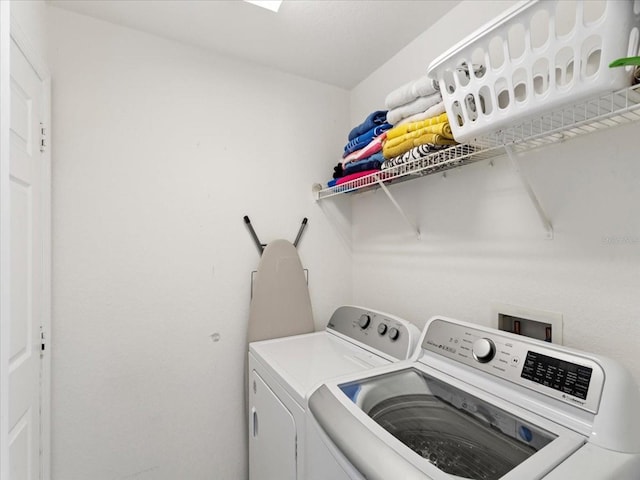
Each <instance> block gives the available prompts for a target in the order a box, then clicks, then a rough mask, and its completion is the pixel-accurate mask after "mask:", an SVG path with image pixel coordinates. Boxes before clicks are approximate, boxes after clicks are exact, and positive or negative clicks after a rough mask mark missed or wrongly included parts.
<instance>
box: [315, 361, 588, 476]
mask: <svg viewBox="0 0 640 480" xmlns="http://www.w3.org/2000/svg"><path fill="white" fill-rule="evenodd" d="M414 365H417V367H416V368H411V367H409V368H407V367H406V366H404V368H394V369H391V368H385V369H380V370H378V375H372V376H369V378H365V379H363V380H358V381H351V382H341V383H338V382H331V383H328V384H325V385H323V386H322V387H321V388H319V389H318V390H316V392H314V393H313V395H311V397H310V399H309V410H310V412H311V413H312V414H313V416H314V417H315V419H316V420H317V422H318V424H319V426H320V427H321V428H322V429H323V430H324V431H325V433H326V434H327V436H328V437H329V438H330V439H331V441H332V442H333V443H335V445H336V446H337V447H338V448H339V449H340V450H341V451H342V453H343V454H344V455H345V456H346V457H347V459H349V461H350V462H351V463H352V464H353V465H354V466H355V468H356V469H358V470H359V471H360V472H361V473H362V474H363V475H364V476H366V478H371V479H380V480H382V479H384V478H393V477H385V475H389V474H392V472H393V471H394V470H397V471H403V472H405V471H406V472H408V473H407V475H409V476H408V477H406V478H416V479H419V478H420V479H452V478H456V479H459V478H465V479H478V480H480V479H482V480H497V479H503V480H507V479H522V478H527V479H532V480H534V479H539V478H542V477H543V476H544V475H545V474H546V472H548V471H549V469H550V468H553V467H554V466H555V465H557V464H559V463H560V462H562V461H563V460H564V459H566V458H567V457H568V456H569V455H571V454H572V453H573V452H575V451H576V450H577V449H578V448H579V447H580V446H581V445H583V444H584V442H585V440H586V439H585V438H584V437H582V436H580V435H577V434H575V433H574V432H571V431H570V430H567V429H565V428H564V427H561V426H559V425H556V424H553V423H551V422H548V421H546V420H545V419H543V418H540V417H537V416H535V415H533V414H531V413H529V412H526V411H524V410H521V409H518V408H517V407H515V406H509V404H506V403H505V402H504V401H502V400H500V399H497V398H495V399H494V398H492V397H490V396H488V394H486V393H484V392H481V391H473V392H472V390H474V389H473V387H470V388H469V389H468V390H467V389H465V390H463V389H461V388H458V387H457V386H454V385H452V384H451V383H449V382H445V381H443V379H441V378H437V376H438V373H437V372H435V371H434V372H427V371H425V370H426V369H425V370H423V368H422V366H420V365H419V364H414ZM381 371H386V373H382V374H380V372H381ZM384 463H388V464H389V465H387V466H384V465H383V464H384ZM416 471H419V472H421V473H420V474H418V473H416ZM383 472H384V473H383ZM396 478H404V477H396Z"/></svg>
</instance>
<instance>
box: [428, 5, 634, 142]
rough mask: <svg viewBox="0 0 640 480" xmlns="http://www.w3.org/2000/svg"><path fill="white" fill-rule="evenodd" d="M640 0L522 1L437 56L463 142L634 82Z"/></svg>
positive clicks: (435, 73)
mask: <svg viewBox="0 0 640 480" xmlns="http://www.w3.org/2000/svg"><path fill="white" fill-rule="evenodd" d="M639 27H640V0H586V1H582V0H544V1H537V0H535V1H529V2H522V3H519V4H517V5H515V6H514V7H513V8H511V9H509V10H507V11H506V12H505V13H504V14H503V15H502V16H501V17H499V18H497V19H496V20H495V21H494V22H492V23H490V24H487V25H485V26H484V27H483V28H481V29H479V30H477V31H476V32H474V33H473V34H472V35H470V36H469V37H467V38H466V39H465V40H463V41H462V42H460V43H458V44H457V45H456V46H454V47H453V48H451V49H450V50H448V51H447V52H445V53H444V54H443V55H441V56H440V57H438V58H437V59H435V60H434V61H433V62H432V63H431V64H430V65H429V68H428V75H429V76H430V77H431V78H434V79H436V80H438V82H439V84H440V91H441V92H442V96H443V98H444V102H445V108H446V111H447V114H448V116H449V121H450V124H451V129H452V131H453V135H454V137H455V139H456V140H458V141H459V142H472V141H473V139H474V138H475V137H478V136H482V135H485V134H487V133H488V132H493V131H497V130H500V129H501V128H503V127H505V126H508V125H515V124H517V122H518V120H521V119H523V118H525V117H529V116H533V115H536V114H538V113H540V112H541V111H542V110H547V109H550V108H554V107H556V106H559V105H563V104H567V103H571V102H573V101H575V100H578V99H584V98H586V97H588V96H592V95H597V94H598V93H602V92H607V91H614V90H617V89H620V88H624V87H625V86H628V85H630V84H631V75H632V67H625V68H609V63H610V62H612V61H613V60H615V59H618V58H622V57H629V56H635V55H638V39H639Z"/></svg>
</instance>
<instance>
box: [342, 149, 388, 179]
mask: <svg viewBox="0 0 640 480" xmlns="http://www.w3.org/2000/svg"><path fill="white" fill-rule="evenodd" d="M382 162H384V156H383V155H382V152H378V153H374V154H373V155H371V156H370V157H367V158H363V159H362V160H358V161H357V162H349V163H348V164H347V166H346V167H345V169H344V174H345V175H351V174H352V173H358V172H364V171H365V170H379V169H380V167H381V166H382Z"/></svg>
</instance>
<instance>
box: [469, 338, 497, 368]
mask: <svg viewBox="0 0 640 480" xmlns="http://www.w3.org/2000/svg"><path fill="white" fill-rule="evenodd" d="M471 352H472V353H473V358H475V359H476V360H477V361H478V362H480V363H487V362H488V361H490V360H491V359H492V358H493V357H494V355H495V354H496V346H495V345H494V344H493V341H491V340H490V339H488V338H479V339H477V340H476V341H475V342H473V348H472V349H471Z"/></svg>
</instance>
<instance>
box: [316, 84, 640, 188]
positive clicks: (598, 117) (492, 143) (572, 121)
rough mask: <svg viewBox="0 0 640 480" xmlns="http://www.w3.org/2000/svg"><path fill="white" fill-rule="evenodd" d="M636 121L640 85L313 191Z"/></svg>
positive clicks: (391, 180) (405, 175) (425, 170)
mask: <svg viewBox="0 0 640 480" xmlns="http://www.w3.org/2000/svg"><path fill="white" fill-rule="evenodd" d="M638 120H640V85H635V86H633V87H629V88H625V89H623V90H619V91H616V92H611V93H607V94H606V95H602V96H599V97H595V98H590V99H588V100H584V101H582V102H580V103H574V104H572V105H568V106H565V107H561V108H558V109H554V110H552V111H550V112H549V113H547V114H544V115H541V116H537V117H535V118H531V119H528V120H525V121H524V122H522V123H520V124H518V125H516V126H513V127H509V128H504V129H501V130H498V131H496V132H494V133H492V134H490V135H486V136H483V137H480V138H476V139H474V141H472V142H469V143H465V144H460V145H454V146H452V147H449V148H447V149H444V150H440V151H437V152H434V153H431V154H429V155H427V156H425V157H422V158H419V159H416V160H412V161H410V162H407V163H404V164H401V165H396V166H394V167H391V168H388V169H385V170H381V171H379V172H376V173H372V174H370V175H367V176H364V177H360V178H358V179H356V180H352V181H350V182H346V183H343V184H341V185H336V186H334V187H328V188H321V187H320V188H318V187H316V188H314V192H315V196H316V200H323V199H325V198H329V197H333V196H335V195H341V194H345V193H360V192H363V191H366V190H370V189H373V188H378V187H381V186H382V187H383V186H384V185H393V184H396V183H400V182H404V181H407V180H411V179H414V178H417V177H422V176H425V175H431V174H434V173H438V172H442V171H445V170H448V169H450V168H455V167H460V166H462V165H467V164H470V163H473V162H477V161H480V160H486V159H490V158H495V157H497V156H500V155H503V154H505V153H507V152H506V151H505V147H510V148H511V149H512V150H513V151H514V152H524V151H527V150H532V149H535V148H539V147H542V146H545V145H549V144H553V143H558V142H562V141H565V140H568V139H571V138H574V137H578V136H582V135H586V134H588V133H592V132H595V131H599V130H604V129H608V128H612V127H616V126H618V125H622V124H625V123H630V122H635V121H638Z"/></svg>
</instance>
